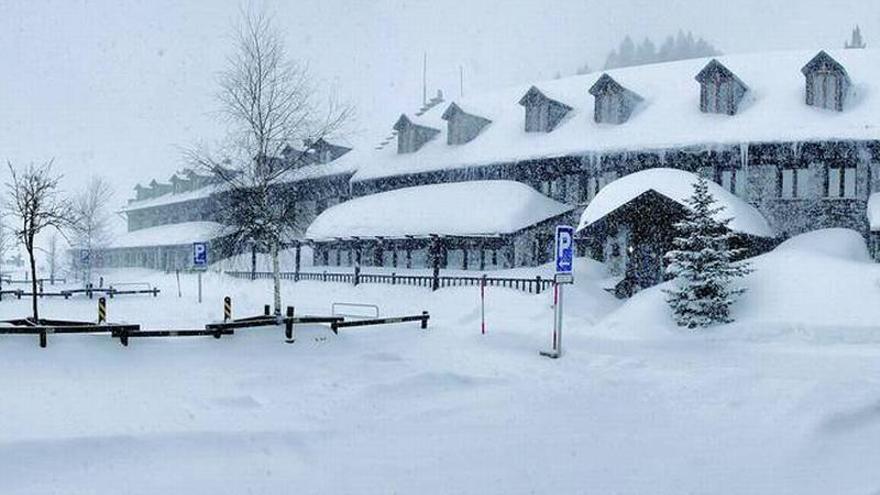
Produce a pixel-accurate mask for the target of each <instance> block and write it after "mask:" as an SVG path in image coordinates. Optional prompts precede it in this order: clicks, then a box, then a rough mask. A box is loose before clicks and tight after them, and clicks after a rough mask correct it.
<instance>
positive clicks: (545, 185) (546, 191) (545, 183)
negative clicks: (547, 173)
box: [541, 180, 550, 196]
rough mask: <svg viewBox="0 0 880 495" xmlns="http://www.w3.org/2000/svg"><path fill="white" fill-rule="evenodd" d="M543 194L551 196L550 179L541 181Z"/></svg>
mask: <svg viewBox="0 0 880 495" xmlns="http://www.w3.org/2000/svg"><path fill="white" fill-rule="evenodd" d="M541 194H543V195H545V196H550V181H549V180H542V181H541Z"/></svg>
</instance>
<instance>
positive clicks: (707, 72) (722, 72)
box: [694, 58, 748, 89]
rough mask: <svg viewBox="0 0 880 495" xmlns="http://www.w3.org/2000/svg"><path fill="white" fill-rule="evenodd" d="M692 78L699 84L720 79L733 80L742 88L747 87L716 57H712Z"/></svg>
mask: <svg viewBox="0 0 880 495" xmlns="http://www.w3.org/2000/svg"><path fill="white" fill-rule="evenodd" d="M694 79H696V80H697V82H698V83H700V84H705V83H707V82H710V81H713V80H717V79H721V80H733V81H736V82H737V83H738V84H739V85H740V86H742V88H743V89H748V86H747V85H746V83H744V82H742V79H740V78H739V77H737V76H736V74H734V73H733V71H731V70H730V69H728V68H727V67H725V66H724V64H722V63H721V62H719V61H718V59H715V58H713V59H712V60H710V61H709V63H708V64H706V66H705V67H703V70H701V71H700V72H699V73H698V74H697V75H696V76H694Z"/></svg>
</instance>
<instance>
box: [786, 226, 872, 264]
mask: <svg viewBox="0 0 880 495" xmlns="http://www.w3.org/2000/svg"><path fill="white" fill-rule="evenodd" d="M775 251H776V252H785V251H804V252H809V253H813V254H824V255H826V256H833V257H836V258H845V259H850V260H853V261H869V260H870V259H871V256H870V255H869V254H868V249H867V246H865V239H864V238H863V237H862V235H861V234H859V233H858V232H856V231H855V230H850V229H822V230H815V231H813V232H807V233H806V234H801V235H799V236H796V237H792V238H791V239H788V240H787V241H785V242H783V243H782V244H780V245H779V246H778V247H777V248H776V250H775Z"/></svg>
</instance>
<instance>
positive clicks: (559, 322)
mask: <svg viewBox="0 0 880 495" xmlns="http://www.w3.org/2000/svg"><path fill="white" fill-rule="evenodd" d="M556 287H558V288H559V294H558V295H557V300H556V349H555V351H556V354H558V355H559V356H562V292H563V290H562V289H563V287H565V284H556Z"/></svg>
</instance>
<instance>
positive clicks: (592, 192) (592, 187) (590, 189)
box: [587, 177, 599, 200]
mask: <svg viewBox="0 0 880 495" xmlns="http://www.w3.org/2000/svg"><path fill="white" fill-rule="evenodd" d="M598 192H599V180H598V179H596V178H595V177H590V178H589V179H587V200H592V199H593V198H595V197H596V193H598Z"/></svg>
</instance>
